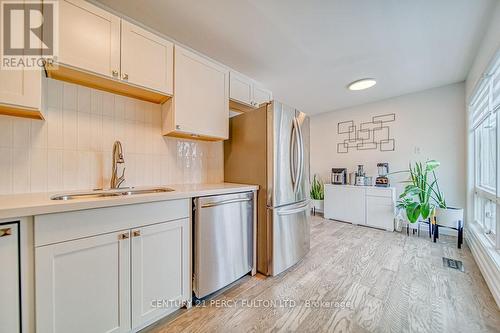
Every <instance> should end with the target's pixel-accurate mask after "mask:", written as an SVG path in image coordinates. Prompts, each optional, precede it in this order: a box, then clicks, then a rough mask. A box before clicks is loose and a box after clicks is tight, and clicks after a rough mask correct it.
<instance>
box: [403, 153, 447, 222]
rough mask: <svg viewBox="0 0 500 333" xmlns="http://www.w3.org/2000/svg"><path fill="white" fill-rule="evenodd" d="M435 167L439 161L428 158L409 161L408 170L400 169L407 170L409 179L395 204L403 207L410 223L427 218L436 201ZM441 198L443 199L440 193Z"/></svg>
mask: <svg viewBox="0 0 500 333" xmlns="http://www.w3.org/2000/svg"><path fill="white" fill-rule="evenodd" d="M437 167H439V162H438V161H436V160H430V161H427V162H425V163H421V162H417V163H415V165H412V164H411V163H410V164H409V168H408V170H406V171H400V172H408V173H409V175H410V179H409V180H408V181H406V183H408V185H406V186H405V189H404V191H403V193H402V194H401V195H400V196H399V201H398V203H397V206H398V208H402V209H404V211H405V213H406V217H407V218H408V221H410V222H411V223H415V222H417V221H418V219H419V218H421V219H423V220H427V219H428V218H429V217H430V216H431V214H432V213H433V210H434V207H435V205H434V204H435V203H436V202H438V199H436V197H437V195H436V194H437V192H436V190H435V189H434V187H435V186H436V184H437V179H436V174H435V171H434V170H435V169H436V168H437ZM431 176H432V177H431ZM439 193H441V192H439ZM441 199H442V200H443V201H444V198H443V197H442V194H441Z"/></svg>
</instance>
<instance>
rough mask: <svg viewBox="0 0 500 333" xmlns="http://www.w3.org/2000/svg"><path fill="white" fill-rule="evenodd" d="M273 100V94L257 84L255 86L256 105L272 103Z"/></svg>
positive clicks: (254, 98) (254, 97)
mask: <svg viewBox="0 0 500 333" xmlns="http://www.w3.org/2000/svg"><path fill="white" fill-rule="evenodd" d="M272 99H273V93H272V92H271V91H269V90H267V89H264V88H262V87H260V86H258V85H256V84H254V86H253V101H254V102H255V104H256V105H261V104H262V103H267V102H270V101H271V100H272Z"/></svg>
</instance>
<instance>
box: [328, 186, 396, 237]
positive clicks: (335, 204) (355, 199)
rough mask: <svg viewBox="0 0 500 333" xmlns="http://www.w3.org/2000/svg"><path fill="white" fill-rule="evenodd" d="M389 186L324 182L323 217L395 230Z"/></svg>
mask: <svg viewBox="0 0 500 333" xmlns="http://www.w3.org/2000/svg"><path fill="white" fill-rule="evenodd" d="M395 201H396V190H395V189H394V188H392V187H389V188H384V187H373V186H353V185H332V184H326V185H325V213H324V215H325V218H327V219H332V220H338V221H344V222H350V223H353V224H360V225H367V226H370V227H375V228H380V229H385V230H388V231H393V230H394V207H395Z"/></svg>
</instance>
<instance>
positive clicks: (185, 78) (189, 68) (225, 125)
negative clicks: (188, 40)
mask: <svg viewBox="0 0 500 333" xmlns="http://www.w3.org/2000/svg"><path fill="white" fill-rule="evenodd" d="M174 54H175V61H174V97H173V99H172V100H169V101H167V102H166V103H165V104H164V107H163V110H164V116H163V134H164V135H170V136H178V137H191V138H201V139H206V140H225V139H227V138H228V135H229V70H227V69H226V68H225V67H223V66H221V65H219V64H217V63H215V62H213V61H210V60H209V59H207V58H205V57H202V56H200V55H197V54H195V53H193V52H191V51H188V50H186V49H184V48H182V47H179V46H177V45H176V46H175V52H174Z"/></svg>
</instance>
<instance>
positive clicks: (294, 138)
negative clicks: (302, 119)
mask: <svg viewBox="0 0 500 333" xmlns="http://www.w3.org/2000/svg"><path fill="white" fill-rule="evenodd" d="M296 146H297V127H296V124H295V118H294V119H293V125H292V138H291V139H290V176H291V177H292V186H293V193H295V191H296V185H297V171H298V170H297V165H296V164H295V163H294V162H295V160H296V155H295V151H296Z"/></svg>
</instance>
